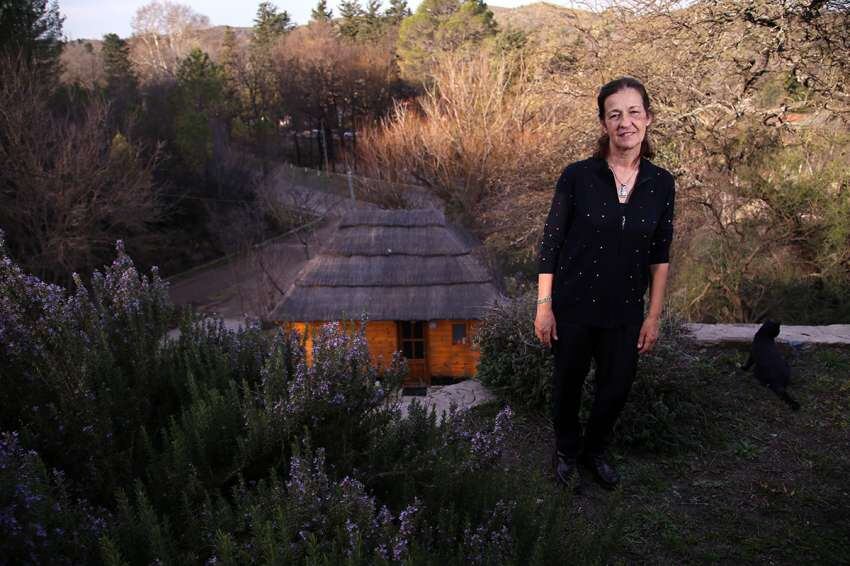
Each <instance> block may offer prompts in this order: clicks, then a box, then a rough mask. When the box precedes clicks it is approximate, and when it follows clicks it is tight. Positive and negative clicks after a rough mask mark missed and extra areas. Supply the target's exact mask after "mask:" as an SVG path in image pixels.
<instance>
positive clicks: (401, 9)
mask: <svg viewBox="0 0 850 566" xmlns="http://www.w3.org/2000/svg"><path fill="white" fill-rule="evenodd" d="M410 14H411V12H410V8H408V7H407V0H390V7H389V8H387V11H386V12H384V17H385V18H386V19H387V21H388V22H389V23H390V24H391V25H392V24H400V23H401V21H402V20H403V19H404V18H406V17H407V16H409V15H410Z"/></svg>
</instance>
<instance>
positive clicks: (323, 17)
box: [310, 0, 334, 22]
mask: <svg viewBox="0 0 850 566" xmlns="http://www.w3.org/2000/svg"><path fill="white" fill-rule="evenodd" d="M333 16H334V14H333V10H330V9H328V2H327V0H319V3H318V4H316V7H315V8H313V11H312V12H310V21H313V22H329V21H331V19H332V18H333Z"/></svg>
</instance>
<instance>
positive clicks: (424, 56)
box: [397, 0, 498, 82]
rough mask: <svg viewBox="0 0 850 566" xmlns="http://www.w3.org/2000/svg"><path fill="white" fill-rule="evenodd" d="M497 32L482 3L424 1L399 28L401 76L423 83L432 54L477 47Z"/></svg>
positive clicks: (491, 14) (470, 1)
mask: <svg viewBox="0 0 850 566" xmlns="http://www.w3.org/2000/svg"><path fill="white" fill-rule="evenodd" d="M497 32H498V29H497V26H496V21H495V20H494V18H493V12H491V11H490V10H489V8H487V4H486V3H484V2H483V1H482V0H465V1H463V2H461V1H460V0H424V1H423V2H422V3H421V4H420V5H419V8H417V10H416V13H415V14H413V15H412V16H410V17H408V18H405V19H404V20H403V21H402V23H401V27H400V28H399V37H398V48H397V51H398V55H399V66H400V67H401V72H402V75H403V76H404V77H405V78H407V79H410V80H414V81H421V82H425V81H427V80H428V77H429V74H430V68H431V65H432V64H433V63H434V57H435V55H437V54H438V53H440V52H445V51H455V50H457V49H460V48H461V47H464V46H467V45H469V44H473V45H478V44H480V43H481V42H482V41H483V40H484V39H486V38H489V37H493V36H494V35H496V33H497Z"/></svg>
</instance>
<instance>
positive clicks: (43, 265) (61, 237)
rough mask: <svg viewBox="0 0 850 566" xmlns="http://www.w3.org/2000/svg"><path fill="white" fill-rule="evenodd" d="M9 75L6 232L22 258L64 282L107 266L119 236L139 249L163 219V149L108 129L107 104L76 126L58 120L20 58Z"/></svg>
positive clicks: (2, 138) (1, 181) (0, 208)
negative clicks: (159, 180) (150, 150)
mask: <svg viewBox="0 0 850 566" xmlns="http://www.w3.org/2000/svg"><path fill="white" fill-rule="evenodd" d="M0 74H2V76H3V81H2V82H0V163H3V167H2V168H0V226H2V227H3V229H4V231H5V232H6V234H7V237H8V242H9V245H10V247H11V249H12V250H13V251H14V252H15V254H16V256H17V257H19V258H21V260H22V261H23V262H25V263H26V264H27V266H28V268H30V269H31V270H32V271H33V272H35V273H36V274H38V275H40V276H43V277H46V278H48V279H52V280H60V279H62V278H66V277H68V275H69V274H70V273H71V272H73V271H80V272H85V271H87V270H90V269H91V268H93V267H96V266H98V265H100V264H101V263H102V262H103V261H105V260H106V259H107V258H108V257H110V256H111V254H112V249H113V246H114V243H115V240H116V239H126V240H128V244H129V246H128V247H129V248H130V249H133V248H135V249H136V250H139V247H140V246H142V245H143V244H144V243H145V241H146V240H147V239H148V238H150V237H151V231H150V228H151V223H153V222H155V221H156V220H157V219H158V218H159V211H160V208H159V205H158V201H157V186H156V185H155V184H154V182H153V175H152V171H153V167H154V164H155V162H156V160H157V153H156V152H154V154H153V156H150V157H146V156H145V155H144V154H143V152H142V151H141V149H140V147H139V146H138V145H135V144H134V143H132V142H131V141H129V140H127V139H126V138H124V137H123V136H121V135H119V134H114V132H112V131H111V130H109V129H108V127H107V108H106V106H105V105H104V104H103V103H101V102H100V101H98V100H94V101H93V102H91V103H90V104H89V105H88V107H87V108H86V109H85V112H84V114H83V115H82V116H81V117H79V118H77V119H76V120H75V119H73V118H69V117H67V116H65V115H62V116H55V115H54V114H53V113H52V112H51V108H50V107H49V97H50V94H51V93H50V91H49V90H48V88H47V87H46V86H45V85H44V83H43V81H40V80H39V79H38V77H37V76H36V75H34V74H33V73H31V72H30V71H29V68H28V67H27V66H26V65H24V64H22V62H21V61H20V60H19V59H18V60H15V59H10V58H6V59H4V60H2V61H0ZM113 134H114V135H113Z"/></svg>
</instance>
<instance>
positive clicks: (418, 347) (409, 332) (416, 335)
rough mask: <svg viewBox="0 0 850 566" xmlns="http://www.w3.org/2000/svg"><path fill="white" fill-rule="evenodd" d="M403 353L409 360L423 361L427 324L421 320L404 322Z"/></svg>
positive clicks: (402, 328) (402, 332) (401, 326)
mask: <svg viewBox="0 0 850 566" xmlns="http://www.w3.org/2000/svg"><path fill="white" fill-rule="evenodd" d="M399 326H400V328H401V352H402V353H403V354H404V357H405V358H407V359H417V360H419V359H422V358H424V357H425V322H424V321H421V320H411V321H407V320H405V321H402V322H400V323H399Z"/></svg>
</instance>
